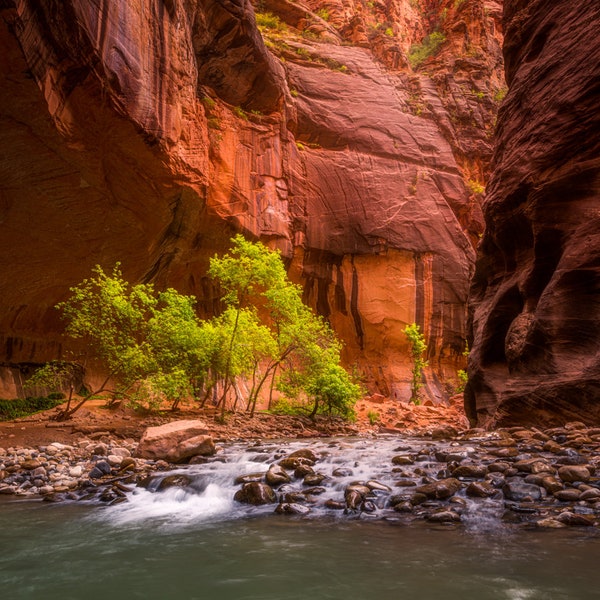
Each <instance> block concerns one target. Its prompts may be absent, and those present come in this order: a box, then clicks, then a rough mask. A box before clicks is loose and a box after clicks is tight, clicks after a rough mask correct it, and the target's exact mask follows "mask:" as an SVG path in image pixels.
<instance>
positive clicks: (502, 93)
mask: <svg viewBox="0 0 600 600" xmlns="http://www.w3.org/2000/svg"><path fill="white" fill-rule="evenodd" d="M507 92H508V89H507V88H505V87H502V88H500V89H499V90H498V91H497V92H496V93H495V94H494V100H495V101H496V102H498V103H500V102H502V100H504V98H505V97H506V93H507Z"/></svg>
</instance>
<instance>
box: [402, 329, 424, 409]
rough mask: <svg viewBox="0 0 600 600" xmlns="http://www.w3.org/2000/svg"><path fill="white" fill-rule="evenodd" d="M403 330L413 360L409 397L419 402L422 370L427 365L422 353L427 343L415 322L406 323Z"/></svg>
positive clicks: (412, 400) (416, 402) (414, 401)
mask: <svg viewBox="0 0 600 600" xmlns="http://www.w3.org/2000/svg"><path fill="white" fill-rule="evenodd" d="M403 332H404V334H405V335H406V337H407V338H408V342H409V344H410V353H411V358H412V362H413V368H412V379H411V384H410V390H411V397H410V399H411V402H413V403H414V404H420V400H419V390H420V389H421V388H422V387H423V370H424V369H425V367H427V365H428V362H427V361H426V360H425V359H424V358H423V355H424V354H425V353H426V352H427V343H426V342H425V336H424V335H423V334H422V333H421V329H420V327H419V326H418V325H417V324H416V323H412V324H411V325H407V326H406V327H405V328H404V330H403Z"/></svg>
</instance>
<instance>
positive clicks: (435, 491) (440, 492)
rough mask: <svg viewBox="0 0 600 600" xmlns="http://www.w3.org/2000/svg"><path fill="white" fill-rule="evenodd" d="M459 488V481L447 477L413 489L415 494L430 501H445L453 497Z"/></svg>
mask: <svg viewBox="0 0 600 600" xmlns="http://www.w3.org/2000/svg"><path fill="white" fill-rule="evenodd" d="M460 488H461V483H460V481H459V480H458V479H455V478H454V477H449V478H448V479H440V480H439V481H434V482H432V483H426V484H425V485H421V486H419V487H417V488H415V491H416V492H417V494H423V495H425V496H426V497H427V498H430V499H435V500H446V499H447V498H450V497H451V496H454V494H456V492H458V490H459V489H460Z"/></svg>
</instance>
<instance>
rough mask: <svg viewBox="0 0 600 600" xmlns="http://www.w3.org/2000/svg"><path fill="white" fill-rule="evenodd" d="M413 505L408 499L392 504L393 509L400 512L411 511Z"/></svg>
mask: <svg viewBox="0 0 600 600" xmlns="http://www.w3.org/2000/svg"><path fill="white" fill-rule="evenodd" d="M414 509H415V508H414V506H413V505H412V503H411V502H410V501H407V500H404V501H403V502H398V504H394V510H395V511H396V512H400V513H411V512H413V511H414Z"/></svg>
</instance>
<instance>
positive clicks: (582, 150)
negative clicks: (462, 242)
mask: <svg viewBox="0 0 600 600" xmlns="http://www.w3.org/2000/svg"><path fill="white" fill-rule="evenodd" d="M504 22H505V34H506V39H505V46H504V55H505V60H506V77H507V82H508V84H509V86H510V88H509V92H508V95H507V97H506V100H505V102H504V104H503V106H502V108H501V110H500V115H499V119H498V133H497V145H496V151H495V156H494V161H493V175H492V177H491V180H490V183H489V185H488V193H487V198H486V201H485V222H486V229H485V234H484V236H483V239H482V242H481V245H480V247H479V252H478V258H477V268H476V272H475V277H474V281H473V287H472V291H471V300H470V310H471V320H472V338H473V344H472V351H471V355H470V360H469V377H470V381H469V384H468V386H467V390H466V393H465V397H466V398H465V400H466V408H467V411H468V413H469V417H470V418H471V420H472V421H473V422H477V423H479V424H480V425H486V426H494V425H506V424H514V423H519V424H522V423H534V424H538V425H540V424H541V425H543V424H546V425H551V424H558V423H564V422H565V421H568V420H579V421H584V422H586V423H596V424H597V423H598V422H599V421H600V402H599V399H600V294H599V292H600V111H599V110H598V98H600V62H599V61H598V57H599V56H600V38H599V37H598V35H597V32H598V28H599V27H600V4H598V2H597V1H595V0H582V1H581V2H577V3H573V2H567V1H566V0H529V1H526V0H507V1H506V2H505V15H504Z"/></svg>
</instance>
